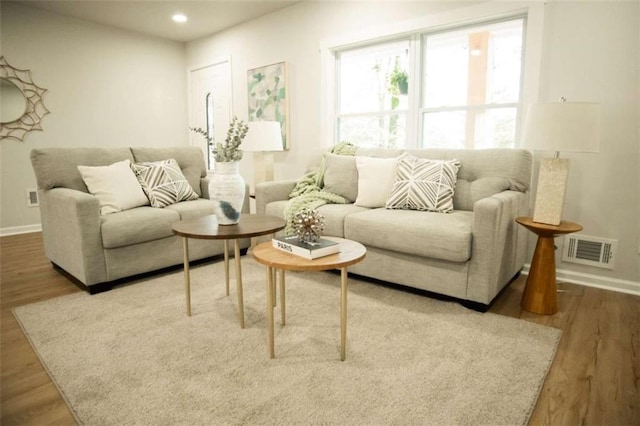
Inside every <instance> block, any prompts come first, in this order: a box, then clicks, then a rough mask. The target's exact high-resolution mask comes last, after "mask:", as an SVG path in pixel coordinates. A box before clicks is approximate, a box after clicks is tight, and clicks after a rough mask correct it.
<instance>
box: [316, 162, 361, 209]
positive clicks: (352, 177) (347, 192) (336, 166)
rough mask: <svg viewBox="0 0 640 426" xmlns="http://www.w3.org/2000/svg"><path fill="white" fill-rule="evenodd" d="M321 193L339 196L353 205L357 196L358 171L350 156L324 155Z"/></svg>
mask: <svg viewBox="0 0 640 426" xmlns="http://www.w3.org/2000/svg"><path fill="white" fill-rule="evenodd" d="M324 159H325V166H324V187H323V188H322V190H323V191H326V192H331V193H332V194H337V195H340V196H342V197H344V198H346V199H347V200H348V201H349V202H351V203H353V202H354V201H355V200H356V197H357V196H358V169H357V168H356V159H355V157H354V156H352V155H336V154H331V153H326V154H325V155H324Z"/></svg>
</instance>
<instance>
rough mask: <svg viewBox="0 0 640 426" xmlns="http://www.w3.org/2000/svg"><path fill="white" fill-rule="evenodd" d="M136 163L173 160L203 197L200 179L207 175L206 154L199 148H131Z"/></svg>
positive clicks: (196, 191) (192, 186) (197, 192)
mask: <svg viewBox="0 0 640 426" xmlns="http://www.w3.org/2000/svg"><path fill="white" fill-rule="evenodd" d="M131 152H132V154H133V159H134V161H133V162H135V163H151V162H154V161H161V160H166V159H168V158H173V159H175V160H176V161H177V162H178V165H179V166H180V170H182V173H183V174H184V176H185V177H186V178H187V181H188V182H189V185H191V188H193V190H194V192H195V193H196V194H198V196H202V191H201V189H200V179H201V178H203V177H205V176H206V175H207V166H206V165H205V162H204V154H203V153H202V150H201V149H200V148H198V147H197V146H176V147H168V148H146V147H133V148H131Z"/></svg>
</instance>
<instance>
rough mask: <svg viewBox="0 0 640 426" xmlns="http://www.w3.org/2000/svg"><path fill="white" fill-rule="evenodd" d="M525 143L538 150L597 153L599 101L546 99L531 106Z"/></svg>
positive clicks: (598, 146) (526, 124) (598, 145)
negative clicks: (552, 100)
mask: <svg viewBox="0 0 640 426" xmlns="http://www.w3.org/2000/svg"><path fill="white" fill-rule="evenodd" d="M524 146H525V147H528V148H532V149H536V150H540V151H557V152H559V151H565V152H598V151H599V149H600V104H597V103H591V102H548V103H536V104H533V105H531V107H530V108H529V112H528V113H527V118H526V121H525V127H524Z"/></svg>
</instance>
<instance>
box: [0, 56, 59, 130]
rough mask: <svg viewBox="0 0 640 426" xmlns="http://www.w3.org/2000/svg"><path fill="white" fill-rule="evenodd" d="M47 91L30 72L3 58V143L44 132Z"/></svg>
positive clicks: (0, 70) (0, 62)
mask: <svg viewBox="0 0 640 426" xmlns="http://www.w3.org/2000/svg"><path fill="white" fill-rule="evenodd" d="M46 92H47V89H43V88H42V87H39V86H37V85H36V84H35V83H34V82H33V80H32V79H31V71H29V70H21V69H18V68H14V67H12V66H11V65H9V63H8V62H7V60H6V59H5V58H4V56H0V99H1V100H2V107H1V108H0V111H1V115H0V140H1V139H15V140H18V141H23V140H24V138H25V136H26V134H27V133H29V132H32V131H35V130H40V131H42V126H40V121H41V120H42V117H44V116H45V115H46V114H48V113H49V110H48V109H47V108H46V107H45V106H44V103H43V101H42V97H43V96H44V94H45V93H46Z"/></svg>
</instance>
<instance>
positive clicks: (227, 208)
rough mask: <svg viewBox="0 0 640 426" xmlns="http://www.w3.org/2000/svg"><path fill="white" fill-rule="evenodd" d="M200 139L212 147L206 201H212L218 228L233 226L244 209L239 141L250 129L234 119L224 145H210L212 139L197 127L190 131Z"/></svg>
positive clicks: (219, 143) (240, 141) (241, 152)
mask: <svg viewBox="0 0 640 426" xmlns="http://www.w3.org/2000/svg"><path fill="white" fill-rule="evenodd" d="M190 130H192V131H193V132H195V133H198V134H201V135H203V137H204V138H205V139H206V140H207V146H209V145H212V152H213V157H214V159H215V167H214V172H213V175H212V176H210V178H209V185H208V189H209V194H208V195H209V198H210V199H211V200H213V201H215V203H216V205H215V214H216V217H217V219H218V224H220V225H235V224H237V223H238V222H239V221H240V213H241V211H242V207H243V205H244V196H245V190H246V188H245V183H244V179H243V178H242V176H241V175H240V163H239V161H240V160H241V159H242V155H243V151H242V149H240V146H241V144H242V140H243V139H244V138H245V136H246V135H247V133H248V131H249V126H248V125H247V124H246V123H245V122H243V121H242V120H240V119H238V117H233V120H232V121H231V123H230V124H229V130H228V131H227V136H226V138H225V141H224V143H221V142H218V143H215V144H212V137H211V136H210V135H209V134H208V133H207V131H206V130H203V129H202V128H200V127H197V128H190Z"/></svg>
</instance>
